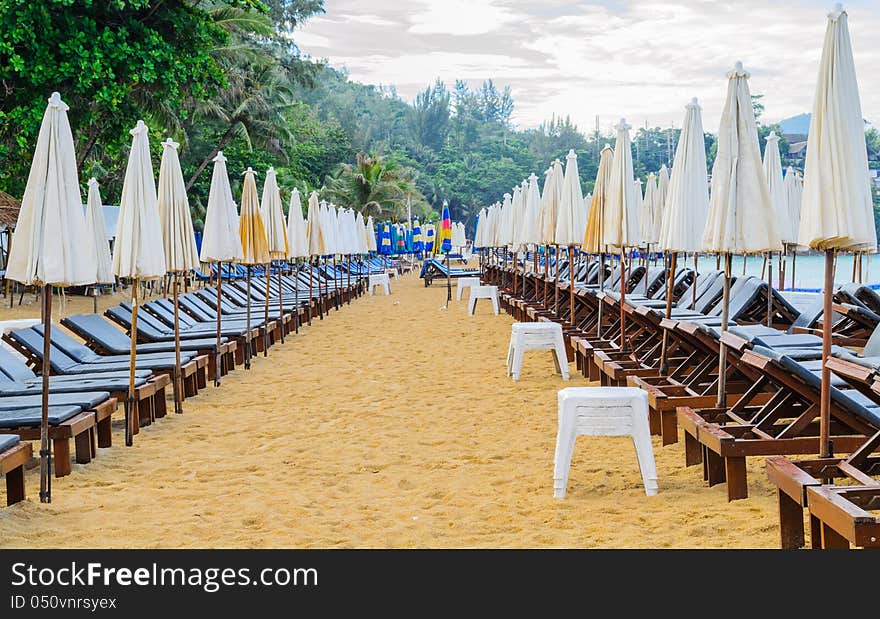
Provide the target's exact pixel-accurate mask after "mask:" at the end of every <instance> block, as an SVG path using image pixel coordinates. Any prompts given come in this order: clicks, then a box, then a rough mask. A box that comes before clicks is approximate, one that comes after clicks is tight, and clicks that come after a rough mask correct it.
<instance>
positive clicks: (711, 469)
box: [703, 449, 725, 487]
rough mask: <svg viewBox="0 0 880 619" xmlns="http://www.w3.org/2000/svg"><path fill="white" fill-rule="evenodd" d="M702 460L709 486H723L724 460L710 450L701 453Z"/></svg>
mask: <svg viewBox="0 0 880 619" xmlns="http://www.w3.org/2000/svg"><path fill="white" fill-rule="evenodd" d="M703 458H704V459H705V465H706V481H708V482H709V486H710V487H712V486H715V485H718V484H723V483H724V482H725V477H724V458H722V457H721V456H719V455H718V454H716V453H715V452H714V451H712V450H711V449H706V450H705V451H704V452H703Z"/></svg>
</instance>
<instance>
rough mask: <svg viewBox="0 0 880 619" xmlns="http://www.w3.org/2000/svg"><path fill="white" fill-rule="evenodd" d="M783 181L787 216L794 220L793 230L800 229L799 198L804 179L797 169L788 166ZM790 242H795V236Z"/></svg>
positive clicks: (802, 191) (802, 192) (800, 197)
mask: <svg viewBox="0 0 880 619" xmlns="http://www.w3.org/2000/svg"><path fill="white" fill-rule="evenodd" d="M783 183H785V202H786V204H787V205H788V217H789V219H791V220H792V221H794V222H795V224H794V225H795V230H796V231H797V230H799V229H800V223H801V199H802V197H803V194H804V179H803V177H801V175H800V174H798V172H797V170H795V169H794V168H793V167H791V166H788V169H787V170H786V171H785V179H784V180H783ZM791 242H792V243H797V236H795V239H794V241H791Z"/></svg>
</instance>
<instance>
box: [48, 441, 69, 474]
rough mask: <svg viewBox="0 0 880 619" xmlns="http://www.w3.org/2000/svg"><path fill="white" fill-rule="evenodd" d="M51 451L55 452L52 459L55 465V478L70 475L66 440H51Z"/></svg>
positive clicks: (67, 442)
mask: <svg viewBox="0 0 880 619" xmlns="http://www.w3.org/2000/svg"><path fill="white" fill-rule="evenodd" d="M52 450H53V451H54V452H55V453H54V457H53V458H52V460H53V462H54V463H55V477H64V476H65V475H70V442H69V441H68V440H67V439H66V438H56V439H53V440H52Z"/></svg>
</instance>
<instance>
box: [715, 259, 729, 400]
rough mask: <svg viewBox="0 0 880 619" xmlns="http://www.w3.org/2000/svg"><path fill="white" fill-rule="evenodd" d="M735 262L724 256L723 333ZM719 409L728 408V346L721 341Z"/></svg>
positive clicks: (727, 316) (725, 328) (719, 354)
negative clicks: (732, 267)
mask: <svg viewBox="0 0 880 619" xmlns="http://www.w3.org/2000/svg"><path fill="white" fill-rule="evenodd" d="M732 262H733V256H732V255H731V254H729V253H728V254H725V255H724V292H723V293H722V295H721V331H722V333H723V332H724V331H727V321H728V318H729V317H730V267H731V264H732ZM716 405H717V407H718V408H724V407H725V406H727V346H726V345H725V344H724V340H721V346H720V349H719V352H718V400H717V402H716Z"/></svg>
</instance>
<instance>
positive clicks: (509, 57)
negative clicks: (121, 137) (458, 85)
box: [294, 0, 880, 131]
mask: <svg viewBox="0 0 880 619" xmlns="http://www.w3.org/2000/svg"><path fill="white" fill-rule="evenodd" d="M830 5H831V3H830V1H829V0H790V1H787V2H784V3H783V2H772V3H768V2H766V0H589V1H585V2H579V3H576V2H572V1H571V0H542V1H541V2H534V1H532V0H446V1H445V2H437V1H432V0H409V1H407V2H400V1H399V0H371V2H369V3H364V2H362V1H361V0H328V1H327V3H326V9H327V14H326V15H324V16H321V17H319V18H316V19H314V20H312V21H310V22H308V23H307V24H306V26H305V28H304V29H303V30H301V31H298V32H297V33H296V34H295V37H294V38H295V40H296V41H297V43H298V44H299V45H300V47H301V48H302V49H303V50H304V51H306V52H307V53H312V54H314V55H316V56H322V57H327V58H329V60H330V62H331V64H334V65H336V66H345V67H346V68H347V69H348V70H349V73H350V75H351V77H352V78H353V79H355V80H358V81H362V82H367V83H375V84H380V83H381V84H385V85H391V84H394V85H396V86H397V89H398V92H399V93H400V95H401V96H403V97H404V98H406V99H412V98H413V97H415V94H416V93H417V92H418V91H419V90H421V89H423V88H424V87H425V86H426V85H428V84H429V83H431V82H432V81H433V80H434V79H435V78H437V77H439V78H440V79H442V80H444V81H445V82H447V84H452V83H453V82H454V80H455V79H466V80H470V81H478V80H482V79H488V78H492V79H495V81H496V83H498V84H499V85H500V86H504V85H510V86H511V89H512V91H513V96H514V100H515V102H516V109H515V112H514V121H515V122H516V123H517V124H518V125H520V126H534V125H537V124H538V123H540V122H541V121H542V120H545V119H547V118H549V117H550V116H551V115H553V114H555V115H557V116H559V115H562V116H565V115H569V116H571V118H572V119H573V120H574V121H575V122H577V123H578V124H579V125H581V126H582V127H583V128H587V127H590V128H591V127H592V126H593V124H594V117H595V116H596V115H597V114H598V115H599V116H600V118H601V122H602V125H603V127H609V126H610V125H611V124H612V123H613V122H615V121H616V119H618V118H619V117H621V116H626V117H627V118H628V119H629V120H630V122H631V123H632V124H633V125H636V126H641V125H643V124H644V122H645V121H646V120H647V121H649V123H650V124H652V125H661V126H669V125H670V124H675V125H676V126H678V125H679V123H680V122H681V119H682V118H683V116H684V110H683V107H684V105H685V103H687V102H688V101H689V100H690V98H691V97H694V96H696V97H698V98H699V99H700V101H701V103H702V105H703V110H704V123H705V126H706V129H707V130H709V131H713V130H714V128H715V127H716V126H717V123H718V118H719V116H720V113H721V106H722V105H723V99H724V94H725V90H726V86H727V80H726V73H727V71H728V69H729V68H730V67H731V66H732V64H733V63H734V62H735V61H736V60H742V61H743V63H744V64H745V66H746V68H747V69H749V70H750V71H751V73H752V79H751V89H752V92H754V93H760V94H763V95H764V99H763V103H764V104H765V106H766V119H768V120H779V119H781V118H784V117H786V116H790V115H794V114H798V113H800V112H805V111H809V109H810V107H811V105H812V98H813V89H814V87H815V80H816V71H817V69H818V59H819V53H820V50H821V46H822V41H823V36H824V30H825V14H826V13H827V11H828V9H829V8H830ZM876 8H877V5H876V0H850V1H849V2H847V9H848V11H849V15H850V31H851V34H852V40H853V46H854V53H855V59H856V66H857V69H858V72H859V75H860V77H861V83H860V87H861V97H862V107H863V112H864V115H865V117H866V118H868V119H874V120H877V119H880V83H876V82H875V81H874V80H869V79H868V78H869V76H870V75H872V73H873V72H872V71H871V70H870V69H872V68H873V67H874V66H876V65H877V64H878V63H880V46H878V45H876V43H875V37H876V34H875V33H876V32H878V31H880V12H878V11H877V10H876Z"/></svg>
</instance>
